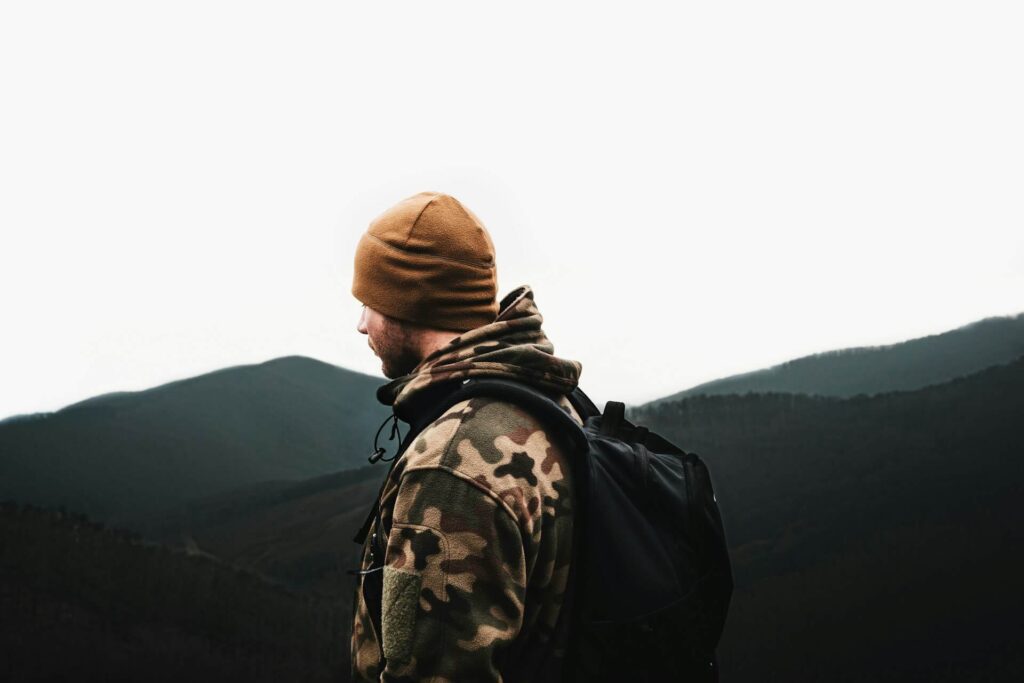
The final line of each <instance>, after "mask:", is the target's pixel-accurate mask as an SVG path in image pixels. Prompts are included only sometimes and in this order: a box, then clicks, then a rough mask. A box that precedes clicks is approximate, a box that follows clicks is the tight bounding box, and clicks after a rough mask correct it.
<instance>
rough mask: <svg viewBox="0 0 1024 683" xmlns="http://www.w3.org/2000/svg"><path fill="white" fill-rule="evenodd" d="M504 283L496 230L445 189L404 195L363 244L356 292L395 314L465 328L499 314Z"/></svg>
mask: <svg viewBox="0 0 1024 683" xmlns="http://www.w3.org/2000/svg"><path fill="white" fill-rule="evenodd" d="M497 290H498V285H497V271H496V268H495V263H494V244H493V243H491V236H490V235H489V234H487V229H486V228H484V225H483V223H481V222H480V219H479V218H477V217H476V216H475V215H473V213H472V212H471V211H470V210H469V209H467V208H466V207H464V206H463V205H462V204H460V203H459V201H458V200H457V199H455V198H454V197H450V196H448V195H446V194H439V193H437V192H421V193H419V194H417V195H414V196H412V197H409V198H408V199H405V200H402V201H401V202H399V203H398V204H396V205H395V206H393V207H391V208H390V209H388V210H387V211H385V212H384V213H383V214H382V215H381V216H380V217H378V218H377V219H376V220H375V221H373V222H372V223H370V227H369V229H368V230H367V231H366V233H364V234H363V236H362V238H361V239H360V240H359V245H358V246H357V247H356V262H355V275H354V277H353V279H352V294H353V296H355V298H356V299H358V300H359V301H361V302H363V303H364V304H366V305H367V306H369V307H370V308H372V309H374V310H376V311H379V312H381V313H384V314H386V315H389V316H391V317H392V318H398V319H399V320H407V321H409V322H414V323H419V324H421V325H425V326H427V327H435V328H438V329H442V330H454V331H456V332H465V331H467V330H471V329H473V328H475V327H480V326H481V325H486V324H487V323H490V322H493V321H494V318H495V317H496V316H497V315H498V302H497Z"/></svg>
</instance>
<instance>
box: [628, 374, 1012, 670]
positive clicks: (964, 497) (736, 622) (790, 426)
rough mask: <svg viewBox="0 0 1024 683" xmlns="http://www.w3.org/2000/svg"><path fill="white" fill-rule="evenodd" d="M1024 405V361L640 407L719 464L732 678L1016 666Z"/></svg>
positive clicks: (727, 656) (636, 415) (649, 419)
mask: <svg viewBox="0 0 1024 683" xmlns="http://www.w3.org/2000/svg"><path fill="white" fill-rule="evenodd" d="M1022 415H1024V359H1019V360H1017V361H1014V362H1012V363H1009V364H1006V365H1001V366H996V367H992V368H989V369H986V370H983V371H981V372H979V373H976V374H974V375H971V376H969V377H966V378H961V379H957V380H953V381H951V382H947V383H944V384H941V385H936V386H931V387H927V388H925V389H919V390H916V391H910V392H891V393H885V394H880V395H876V396H872V397H867V396H857V397H854V398H849V399H837V398H825V397H811V396H801V395H795V394H751V395H746V396H695V397H689V398H686V399H682V400H677V401H671V402H662V403H659V404H657V405H654V406H651V407H648V408H646V409H638V410H635V411H633V413H632V417H633V419H634V420H636V421H638V422H641V423H643V424H645V425H646V426H648V427H650V428H651V429H653V430H655V431H658V432H659V433H661V434H662V435H664V436H665V437H667V438H669V439H670V440H672V441H674V442H675V443H677V444H679V445H680V446H681V447H683V448H684V449H686V450H691V451H695V452H697V453H700V454H701V455H702V456H704V459H705V461H706V462H708V464H709V466H710V468H711V471H712V475H713V478H714V483H715V487H716V493H717V497H718V500H719V504H720V506H721V509H722V513H723V518H724V521H725V526H726V531H727V535H728V538H729V542H730V545H731V546H732V555H733V561H734V571H735V576H736V592H735V594H734V598H733V605H732V609H731V611H730V615H729V621H728V623H727V627H726V633H725V635H724V637H723V643H722V648H721V651H720V652H721V659H722V671H723V680H733V681H748V680H749V681H754V680H830V681H835V680H843V681H847V680H848V681H860V680H872V681H881V680H886V681H888V680H892V681H896V680H901V681H902V680H922V681H924V680H929V681H935V680H950V681H951V680H1020V675H1021V674H1024V652H1022V651H1021V650H1020V648H1019V643H1020V642H1021V641H1022V640H1024V622H1021V620H1020V618H1019V615H1020V614H1021V613H1024V590H1021V588H1020V586H1021V584H1020V576H1024V535H1022V533H1021V529H1022V528H1024V505H1022V504H1021V501H1020V492H1021V491H1022V490H1024V420H1022V419H1021V416H1022ZM1011 674H1012V675H1011Z"/></svg>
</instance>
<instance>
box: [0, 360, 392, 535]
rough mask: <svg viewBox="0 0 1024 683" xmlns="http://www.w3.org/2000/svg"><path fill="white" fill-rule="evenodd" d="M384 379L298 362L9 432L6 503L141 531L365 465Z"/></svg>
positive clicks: (107, 399) (48, 417)
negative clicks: (218, 498) (256, 490)
mask: <svg viewBox="0 0 1024 683" xmlns="http://www.w3.org/2000/svg"><path fill="white" fill-rule="evenodd" d="M383 381H384V380H381V379H378V378H374V377H370V376H368V375H362V374H359V373H355V372H351V371H348V370H344V369H342V368H338V367H335V366H332V365H329V364H327V363H323V362H320V361H317V360H313V359H310V358H304V357H299V356H290V357H285V358H278V359H275V360H271V361H268V362H265V363H260V364H257V365H245V366H238V367H231V368H226V369H223V370H218V371H216V372H211V373H208V374H204V375H200V376H197V377H192V378H190V379H185V380H181V381H177V382H171V383H169V384H165V385H162V386H159V387H156V388H153V389H148V390H145V391H139V392H131V393H116V394H107V395H104V396H98V397H95V398H92V399H89V400H86V401H83V402H81V403H77V404H74V405H71V406H68V407H66V408H64V409H62V410H59V411H57V412H54V413H47V414H41V415H31V416H23V417H20V418H12V419H7V420H5V421H3V422H2V423H0V500H16V501H20V502H29V503H36V504H40V505H50V506H58V505H62V506H65V507H66V508H67V509H69V510H73V511H76V512H81V513H85V514H88V515H89V516H90V517H92V518H93V519H96V520H100V521H105V522H108V523H111V524H118V525H124V526H128V527H133V528H139V520H140V519H150V518H153V517H154V516H158V515H160V514H161V513H162V512H163V511H164V510H166V509H168V508H173V507H175V506H179V505H182V504H184V503H185V502H187V501H189V500H192V499H196V498H202V497H205V496H209V495H213V494H215V493H217V492H221V491H226V490H230V489H234V488H237V487H239V486H243V485H246V484H255V483H257V482H264V481H268V480H301V479H306V478H309V477H313V476H317V475H321V474H325V473H329V472H334V471H337V470H342V469H347V468H351V467H356V466H359V465H361V464H365V462H366V460H365V456H366V455H367V454H368V453H369V452H370V451H371V450H372V443H373V433H374V430H375V429H376V426H377V425H378V424H379V423H380V422H382V421H383V420H384V418H385V417H386V416H387V415H389V414H390V411H389V410H387V409H386V408H385V407H384V406H382V405H380V404H379V403H378V402H377V400H376V398H375V395H374V392H375V391H376V388H377V387H378V386H379V385H380V384H382V383H383Z"/></svg>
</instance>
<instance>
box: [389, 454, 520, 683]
mask: <svg viewBox="0 0 1024 683" xmlns="http://www.w3.org/2000/svg"><path fill="white" fill-rule="evenodd" d="M525 585H526V560H525V550H524V546H523V540H522V536H521V534H520V530H519V527H518V524H517V521H516V518H515V516H514V515H513V513H512V512H511V509H510V508H508V507H507V506H506V505H505V504H504V503H503V501H501V500H500V499H499V498H497V497H496V495H495V494H494V493H493V492H491V491H490V490H488V489H487V488H486V487H484V486H481V485H479V483H478V482H474V481H473V480H472V479H470V478H469V477H467V476H466V475H464V474H462V473H459V472H456V471H452V470H449V469H446V468H441V467H433V468H425V469H415V470H411V471H406V472H405V473H404V474H403V476H402V481H401V484H400V486H399V490H398V493H397V498H396V500H395V507H394V514H393V517H392V524H391V529H390V532H389V534H388V544H387V551H386V555H385V565H384V592H383V601H382V613H381V631H382V633H381V636H382V645H383V649H384V656H385V658H386V660H387V663H386V666H385V668H384V671H383V672H382V675H381V680H382V681H410V680H415V681H419V680H438V681H500V680H501V675H500V673H499V668H500V666H501V662H502V656H503V652H504V651H505V649H506V646H507V645H508V644H509V643H511V642H512V640H513V639H515V637H516V635H517V634H518V633H519V630H520V627H521V624H522V618H523V601H524V597H525V590H526V589H525Z"/></svg>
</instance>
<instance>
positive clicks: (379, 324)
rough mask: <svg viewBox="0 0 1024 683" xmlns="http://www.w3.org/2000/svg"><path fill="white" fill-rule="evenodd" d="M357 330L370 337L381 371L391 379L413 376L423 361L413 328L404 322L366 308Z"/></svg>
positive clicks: (368, 338)
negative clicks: (414, 370)
mask: <svg viewBox="0 0 1024 683" xmlns="http://www.w3.org/2000/svg"><path fill="white" fill-rule="evenodd" d="M356 329H357V330H359V332H360V333H362V334H365V335H366V337H367V339H366V343H367V344H368V345H369V346H370V348H371V349H372V350H373V352H374V353H375V354H376V355H377V357H378V358H380V360H381V371H382V372H383V373H384V376H385V377H387V378H388V379H394V378H396V377H401V376H402V375H407V374H409V373H410V372H412V371H413V369H414V368H415V367H416V366H417V365H419V363H420V360H422V359H421V358H420V354H419V349H418V348H417V346H416V344H415V343H414V341H415V340H414V331H415V330H414V328H413V326H411V325H409V324H407V323H404V322H403V321H401V320H396V319H395V318H391V317H389V316H386V315H384V314H383V313H380V312H378V311H375V310H373V309H372V308H370V307H369V306H363V313H362V315H361V316H360V317H359V324H358V325H357V326H356Z"/></svg>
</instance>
